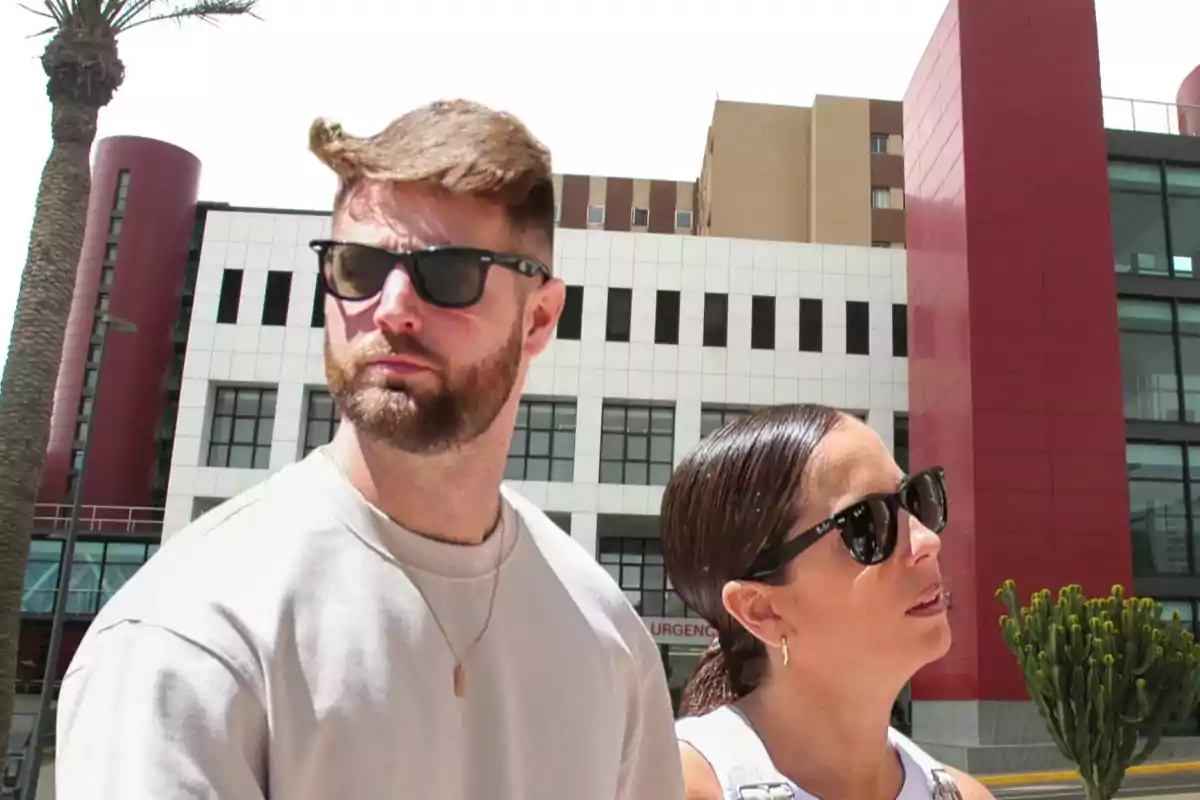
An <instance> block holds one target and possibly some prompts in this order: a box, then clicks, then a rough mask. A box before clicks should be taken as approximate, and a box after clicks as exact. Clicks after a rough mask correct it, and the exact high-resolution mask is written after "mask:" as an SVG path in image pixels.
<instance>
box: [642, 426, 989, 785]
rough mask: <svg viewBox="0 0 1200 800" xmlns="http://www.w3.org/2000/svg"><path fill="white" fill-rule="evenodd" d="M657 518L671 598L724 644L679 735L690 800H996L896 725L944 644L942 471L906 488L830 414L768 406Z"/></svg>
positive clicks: (718, 447)
mask: <svg viewBox="0 0 1200 800" xmlns="http://www.w3.org/2000/svg"><path fill="white" fill-rule="evenodd" d="M661 521H662V530H663V551H664V554H665V559H666V567H667V572H668V575H669V576H670V579H671V582H672V584H673V585H674V588H675V590H676V591H677V592H679V594H680V596H681V597H682V598H683V600H684V601H685V602H687V603H688V605H689V606H691V607H692V608H693V609H695V610H696V611H697V612H699V613H700V615H701V616H703V617H704V618H705V619H706V620H707V621H708V622H709V623H710V624H711V625H712V626H713V627H714V628H716V630H717V631H718V633H719V637H718V639H717V641H716V642H715V643H714V645H713V647H712V648H710V649H709V651H708V653H706V654H705V657H704V659H703V661H702V662H701V664H700V667H699V668H698V670H697V672H696V674H695V675H694V676H693V677H692V679H691V681H690V682H689V684H688V686H687V688H686V689H685V690H684V697H683V707H682V709H681V713H682V714H684V715H685V716H684V718H683V719H681V720H679V722H678V723H677V727H676V732H677V735H678V736H679V739H680V751H681V757H682V759H683V767H684V777H685V780H686V783H687V790H688V794H687V796H688V798H689V800H751V799H752V798H755V799H757V798H762V799H763V800H767V798H795V799H796V800H801V799H803V800H809V799H810V798H823V799H824V800H885V798H886V800H892V798H897V800H943V798H962V799H963V800H977V799H978V798H990V797H991V794H990V793H989V792H988V791H987V790H986V789H985V788H984V787H983V786H982V785H980V784H979V782H978V781H976V780H974V779H973V778H970V777H969V776H967V775H964V774H963V773H961V772H958V771H956V770H954V769H951V768H948V767H945V766H943V765H941V764H939V763H937V762H935V761H934V760H933V759H932V758H931V757H930V756H928V755H927V754H925V753H924V752H923V751H921V750H920V748H918V747H917V746H916V745H914V744H913V743H912V742H911V741H909V740H908V739H907V738H905V737H904V736H902V735H901V734H899V733H898V732H896V731H895V730H893V729H891V728H890V727H889V720H890V716H891V709H892V703H893V701H894V700H895V698H896V696H897V694H898V693H899V692H900V691H901V689H902V688H903V687H904V685H905V683H906V682H907V681H908V680H909V678H911V677H912V675H913V673H915V672H916V671H917V670H918V669H920V668H921V667H922V666H924V665H925V664H928V663H930V662H931V661H934V660H936V659H938V658H940V657H941V656H942V655H944V654H945V653H946V650H947V648H949V646H950V628H949V626H948V624H947V621H946V613H945V603H944V600H943V591H942V583H941V575H940V572H939V569H938V550H939V547H940V544H939V540H938V534H940V533H941V531H942V529H943V527H944V526H945V523H946V489H945V483H944V477H943V473H942V471H941V470H940V469H938V468H934V469H930V470H927V471H924V472H920V473H917V474H916V475H912V476H909V477H906V476H905V475H904V474H903V473H902V472H901V470H900V468H899V467H898V466H896V462H895V461H894V460H893V459H892V457H891V455H890V454H889V453H888V451H887V448H886V447H884V445H883V442H881V441H880V439H879V437H878V436H877V435H876V434H875V433H874V431H872V430H871V429H870V428H868V427H867V426H866V425H864V424H863V423H862V422H860V421H859V420H857V419H855V418H853V417H850V416H848V415H845V414H842V413H840V412H838V411H836V410H834V409H832V408H826V407H824V406H817V405H801V406H778V407H773V408H767V409H763V410H761V411H758V412H757V413H754V414H752V415H750V416H747V417H743V418H741V419H738V420H736V421H734V422H732V423H730V424H729V425H727V426H725V427H724V428H722V429H721V430H719V431H717V432H716V433H714V434H712V435H711V436H710V437H708V438H707V439H705V440H704V441H702V442H701V443H700V445H699V446H698V447H697V448H696V450H695V451H693V452H692V453H691V454H690V455H689V456H688V457H687V458H685V459H684V460H683V462H682V463H681V464H680V465H679V466H678V467H677V468H676V469H675V471H674V474H673V475H672V476H671V480H670V483H669V484H668V486H667V489H666V493H665V495H664V497H663V505H662V520H661Z"/></svg>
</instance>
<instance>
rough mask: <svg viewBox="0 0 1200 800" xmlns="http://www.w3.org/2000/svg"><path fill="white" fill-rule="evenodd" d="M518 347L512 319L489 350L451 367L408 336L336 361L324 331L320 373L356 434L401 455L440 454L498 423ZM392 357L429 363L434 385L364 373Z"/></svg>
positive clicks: (517, 359)
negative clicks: (322, 371) (373, 361)
mask: <svg viewBox="0 0 1200 800" xmlns="http://www.w3.org/2000/svg"><path fill="white" fill-rule="evenodd" d="M521 345H522V337H521V326H520V320H519V318H518V321H517V322H516V323H514V325H513V328H512V331H511V332H510V333H509V336H508V340H507V341H505V342H504V344H502V345H501V346H500V348H499V349H497V350H496V351H495V352H494V353H492V354H491V355H489V356H486V357H485V358H483V359H482V360H480V361H478V362H476V363H474V364H471V365H470V366H467V367H460V368H458V369H451V368H449V367H448V366H447V365H446V363H445V361H444V360H443V359H440V358H438V357H437V355H436V354H434V353H432V352H431V351H430V350H429V348H428V347H426V346H425V345H424V344H422V343H421V342H420V340H418V339H417V338H416V337H414V336H411V335H409V334H396V335H385V336H382V337H379V338H373V339H372V340H371V341H370V342H369V343H367V344H365V345H362V346H360V347H358V348H357V349H355V350H354V351H352V352H351V353H350V354H348V355H347V356H346V357H345V358H344V359H343V360H340V361H339V360H338V358H337V357H336V356H335V355H334V354H333V352H332V351H331V350H330V347H329V338H328V335H327V336H326V338H325V378H326V380H327V381H328V383H329V393H330V394H331V395H332V396H333V400H334V402H335V403H336V404H337V407H338V410H339V411H340V412H341V414H342V417H343V419H345V420H346V421H349V422H350V423H351V424H352V425H353V426H354V428H355V430H357V431H358V432H359V433H360V434H363V435H365V436H367V437H369V438H371V439H374V440H376V441H378V442H382V443H384V444H387V445H390V446H391V447H394V448H396V449H397V450H401V451H403V452H406V453H413V454H422V455H429V454H434V453H441V452H445V451H447V450H451V449H453V448H455V447H459V446H461V445H464V444H467V443H469V442H472V441H474V440H475V439H477V438H479V436H480V435H482V434H483V433H484V432H485V431H486V430H487V429H488V428H490V427H491V425H492V423H493V422H495V421H496V417H497V416H498V415H499V413H500V409H501V408H503V407H504V404H505V403H506V402H508V398H509V396H510V395H511V394H512V390H513V387H514V385H515V384H516V381H517V373H518V371H519V369H520V365H521ZM397 355H410V356H413V357H415V358H419V359H420V360H421V361H423V362H425V363H427V364H430V365H431V366H432V367H433V370H432V372H433V373H434V374H433V376H432V377H435V378H436V379H437V383H438V385H437V386H436V387H434V388H428V389H427V388H421V387H419V386H417V385H415V384H416V381H412V382H410V381H407V380H405V379H403V378H401V377H396V376H388V375H386V374H384V373H383V372H382V371H379V372H375V373H374V374H370V375H365V374H364V370H365V369H366V367H367V364H368V362H369V361H370V360H371V359H374V358H379V357H381V356H397ZM423 377H424V378H425V379H428V377H430V376H423Z"/></svg>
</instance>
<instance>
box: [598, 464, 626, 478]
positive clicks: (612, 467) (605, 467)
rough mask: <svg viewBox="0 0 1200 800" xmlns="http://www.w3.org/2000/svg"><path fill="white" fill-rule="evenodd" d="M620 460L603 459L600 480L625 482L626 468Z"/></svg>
mask: <svg viewBox="0 0 1200 800" xmlns="http://www.w3.org/2000/svg"><path fill="white" fill-rule="evenodd" d="M622 466H623V465H622V464H621V462H620V461H601V462H600V482H601V483H624V481H623V480H622V478H623V477H624V470H623V469H622Z"/></svg>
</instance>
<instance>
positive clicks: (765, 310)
mask: <svg viewBox="0 0 1200 800" xmlns="http://www.w3.org/2000/svg"><path fill="white" fill-rule="evenodd" d="M750 347H751V348H752V349H754V350H774V349H775V298H774V297H767V296H761V295H759V296H755V297H752V298H751V299H750Z"/></svg>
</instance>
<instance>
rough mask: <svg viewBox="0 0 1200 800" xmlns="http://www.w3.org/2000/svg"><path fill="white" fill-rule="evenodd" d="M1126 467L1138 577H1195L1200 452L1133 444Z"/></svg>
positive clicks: (1173, 445)
mask: <svg viewBox="0 0 1200 800" xmlns="http://www.w3.org/2000/svg"><path fill="white" fill-rule="evenodd" d="M1125 462H1126V465H1127V466H1128V469H1129V525H1130V529H1131V530H1132V533H1133V571H1134V574H1135V575H1139V576H1156V575H1195V574H1196V559H1195V533H1194V531H1195V528H1196V524H1195V520H1194V513H1195V512H1194V510H1193V509H1194V508H1195V507H1196V500H1197V487H1198V486H1200V447H1185V446H1184V445H1177V444H1155V443H1142V442H1129V443H1128V444H1127V445H1126V448H1125Z"/></svg>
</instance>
